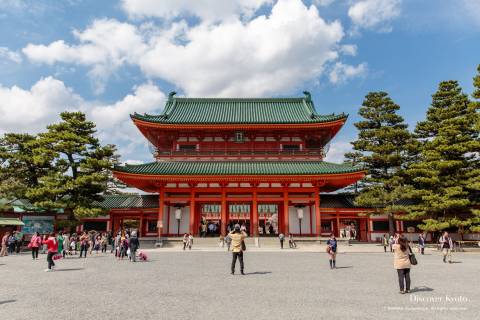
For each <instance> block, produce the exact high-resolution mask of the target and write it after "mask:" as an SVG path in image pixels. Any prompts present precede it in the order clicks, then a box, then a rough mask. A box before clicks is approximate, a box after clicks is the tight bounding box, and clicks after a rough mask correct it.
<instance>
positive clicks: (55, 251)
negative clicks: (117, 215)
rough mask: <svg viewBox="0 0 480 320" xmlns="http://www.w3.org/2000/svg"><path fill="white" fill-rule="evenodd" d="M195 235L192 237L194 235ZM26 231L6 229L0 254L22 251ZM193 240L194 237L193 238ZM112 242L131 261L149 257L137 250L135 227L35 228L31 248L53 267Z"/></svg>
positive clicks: (113, 249) (97, 251) (113, 250)
mask: <svg viewBox="0 0 480 320" xmlns="http://www.w3.org/2000/svg"><path fill="white" fill-rule="evenodd" d="M192 239H193V237H192ZM23 240H24V235H23V233H21V232H20V231H13V232H7V233H6V234H5V235H4V236H3V237H2V242H1V245H2V247H1V251H0V256H6V255H11V254H15V253H20V251H21V248H22V244H23ZM192 241H193V240H192ZM109 246H110V253H111V254H112V255H113V256H114V257H115V258H116V259H117V260H123V259H124V258H128V259H129V260H130V261H132V262H136V261H137V255H138V258H139V259H140V260H146V259H147V255H146V254H145V253H144V252H137V251H138V249H139V248H140V241H139V240H138V237H137V231H136V230H130V229H126V230H121V231H119V232H118V233H117V234H116V235H115V236H114V237H113V236H112V235H111V233H109V232H96V231H93V230H92V231H89V232H87V231H84V232H82V233H72V234H69V233H66V232H58V233H55V232H52V233H50V234H44V235H40V234H39V233H38V232H35V233H34V234H33V235H32V237H31V238H30V241H29V242H28V248H29V249H30V250H31V254H32V259H33V260H38V256H39V254H46V256H47V269H46V270H45V271H53V270H54V267H55V262H54V261H55V260H58V259H61V258H74V257H78V258H84V259H86V258H87V256H88V255H92V254H94V253H95V255H99V254H100V253H103V254H107V251H108V247H109Z"/></svg>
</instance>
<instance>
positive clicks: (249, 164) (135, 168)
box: [114, 161, 362, 175]
mask: <svg viewBox="0 0 480 320" xmlns="http://www.w3.org/2000/svg"><path fill="white" fill-rule="evenodd" d="M114 170H115V171H121V172H126V173H135V174H150V175H311V174H331V173H349V172H358V171H361V170H362V169H361V168H359V167H353V166H350V165H346V164H336V163H329V162H324V161H298V162H294V161H275V162H269V161H238V162H234V161H210V162H207V161H205V162H204V161H197V162H161V161H159V162H151V163H146V164H139V165H128V164H127V165H125V166H116V167H115V168H114Z"/></svg>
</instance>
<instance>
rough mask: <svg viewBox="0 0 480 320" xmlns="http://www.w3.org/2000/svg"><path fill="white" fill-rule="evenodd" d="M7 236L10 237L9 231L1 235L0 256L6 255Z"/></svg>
mask: <svg viewBox="0 0 480 320" xmlns="http://www.w3.org/2000/svg"><path fill="white" fill-rule="evenodd" d="M8 237H10V232H7V233H5V235H4V236H3V237H2V249H1V250H0V257H5V256H8V253H7V251H8V249H7V248H8Z"/></svg>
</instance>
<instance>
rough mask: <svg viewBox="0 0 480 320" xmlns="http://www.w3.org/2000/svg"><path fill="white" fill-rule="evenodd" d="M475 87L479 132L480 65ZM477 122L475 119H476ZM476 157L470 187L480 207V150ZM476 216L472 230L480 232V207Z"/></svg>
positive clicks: (479, 142)
mask: <svg viewBox="0 0 480 320" xmlns="http://www.w3.org/2000/svg"><path fill="white" fill-rule="evenodd" d="M473 87H474V91H473V93H472V98H473V99H475V101H472V104H473V108H475V111H476V123H475V124H474V129H475V131H477V132H480V114H479V110H480V65H478V67H477V75H476V76H475V77H474V78H473ZM474 122H475V121H474ZM475 144H476V148H477V150H478V149H480V147H479V145H480V135H477V136H476V139H475ZM476 156H477V157H476V158H475V159H474V160H473V162H474V163H473V169H472V170H471V171H470V172H469V178H468V183H467V185H468V187H469V188H470V190H471V194H472V197H471V201H472V205H473V206H474V207H477V208H479V207H480V151H477V153H476ZM472 213H473V214H474V217H473V218H472V219H471V221H472V225H471V226H470V231H472V232H480V209H476V210H475V209H474V210H472Z"/></svg>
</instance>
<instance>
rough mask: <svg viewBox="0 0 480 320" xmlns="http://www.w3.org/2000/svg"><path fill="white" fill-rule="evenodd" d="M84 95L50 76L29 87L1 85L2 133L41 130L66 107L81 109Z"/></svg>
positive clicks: (0, 127)
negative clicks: (27, 88)
mask: <svg viewBox="0 0 480 320" xmlns="http://www.w3.org/2000/svg"><path fill="white" fill-rule="evenodd" d="M82 103H83V100H82V98H81V97H80V96H79V95H77V94H75V93H74V92H73V90H72V89H70V88H68V87H66V86H65V84H64V83H63V82H62V81H59V80H57V79H54V78H52V77H47V78H44V79H40V80H39V81H38V82H37V83H35V84H34V85H33V86H32V87H31V88H30V89H29V90H25V89H22V88H19V87H17V86H13V87H11V88H6V87H3V86H1V85H0V133H5V132H19V131H21V132H23V131H25V130H28V131H29V132H38V131H40V130H43V129H44V128H45V126H46V125H47V124H48V123H51V122H52V121H55V120H56V119H57V117H58V114H59V113H60V112H61V111H64V110H71V109H78V108H79V107H80V105H81V104H82Z"/></svg>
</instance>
